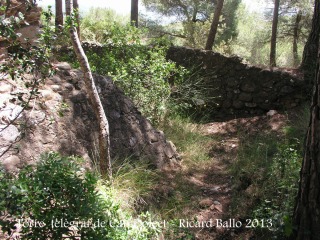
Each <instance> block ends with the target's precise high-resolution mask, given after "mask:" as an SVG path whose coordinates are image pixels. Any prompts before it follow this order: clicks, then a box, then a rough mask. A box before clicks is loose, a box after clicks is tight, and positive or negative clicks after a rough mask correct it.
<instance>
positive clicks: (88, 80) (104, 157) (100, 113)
mask: <svg viewBox="0 0 320 240" xmlns="http://www.w3.org/2000/svg"><path fill="white" fill-rule="evenodd" d="M72 7H73V6H72V0H66V12H67V15H68V16H70V14H71V13H72ZM69 32H70V37H71V41H72V45H73V49H74V51H75V53H76V55H77V58H78V61H79V62H80V66H81V69H82V71H83V74H84V81H85V84H86V88H87V91H88V95H89V100H90V102H91V104H92V108H93V110H94V112H95V115H96V117H97V120H98V123H99V158H100V161H99V162H100V171H101V174H102V175H103V176H104V175H106V174H108V176H109V177H110V178H111V176H112V170H111V158H110V139H109V123H108V119H107V117H106V114H105V112H104V109H103V106H102V104H101V101H100V97H99V94H98V91H97V88H96V86H95V83H94V79H93V76H92V73H91V69H90V66H89V63H88V59H87V57H86V55H85V53H84V51H83V48H82V46H81V43H80V40H79V37H78V34H77V30H76V28H75V27H73V24H71V26H70V29H69Z"/></svg>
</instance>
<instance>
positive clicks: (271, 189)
mask: <svg viewBox="0 0 320 240" xmlns="http://www.w3.org/2000/svg"><path fill="white" fill-rule="evenodd" d="M294 147H295V146H287V145H284V146H281V148H280V149H279V152H278V153H277V154H276V155H275V156H274V157H273V159H272V163H271V166H270V172H269V173H268V176H267V178H266V180H265V181H264V184H263V187H262V189H263V190H262V191H263V194H264V196H265V198H264V199H263V201H262V202H261V203H260V204H259V205H258V207H257V208H256V209H255V210H254V211H253V216H254V217H255V218H257V219H272V223H273V228H271V230H272V231H276V232H277V235H286V236H287V237H288V236H290V234H291V230H292V226H291V223H290V221H289V220H290V219H292V214H293V207H294V204H295V197H296V196H297V194H298V180H299V176H300V175H299V172H300V169H301V160H302V157H301V155H299V154H298V152H297V150H295V149H294ZM290 229H291V230H290Z"/></svg>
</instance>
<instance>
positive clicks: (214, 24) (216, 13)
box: [205, 0, 224, 50]
mask: <svg viewBox="0 0 320 240" xmlns="http://www.w3.org/2000/svg"><path fill="white" fill-rule="evenodd" d="M223 2H224V0H218V3H217V6H216V8H215V10H214V17H213V20H212V23H211V27H210V32H209V35H208V39H207V43H206V47H205V50H212V47H213V43H214V39H215V37H216V34H217V30H218V24H219V19H220V15H221V11H222V8H223Z"/></svg>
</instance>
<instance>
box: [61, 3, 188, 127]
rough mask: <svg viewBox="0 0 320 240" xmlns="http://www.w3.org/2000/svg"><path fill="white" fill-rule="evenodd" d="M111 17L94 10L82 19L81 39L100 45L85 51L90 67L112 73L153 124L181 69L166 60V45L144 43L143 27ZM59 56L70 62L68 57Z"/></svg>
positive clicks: (72, 59)
mask: <svg viewBox="0 0 320 240" xmlns="http://www.w3.org/2000/svg"><path fill="white" fill-rule="evenodd" d="M103 13H105V14H103ZM113 16H114V13H112V12H110V11H107V10H101V9H98V10H95V11H94V12H93V13H90V14H89V15H88V16H85V17H84V18H83V21H82V25H81V27H82V38H83V40H88V41H99V42H100V44H102V48H101V49H99V51H97V50H95V49H94V48H90V49H88V50H87V51H86V55H87V57H88V60H89V63H90V66H91V69H92V71H93V72H96V73H98V74H101V75H109V76H112V77H113V80H114V82H115V83H116V85H117V86H119V87H120V88H121V89H122V90H123V91H124V93H125V94H126V95H127V96H129V97H130V98H131V99H132V100H133V102H134V103H135V105H136V106H137V107H138V108H139V110H140V111H141V112H142V113H143V114H144V115H145V116H146V117H147V118H148V119H149V120H151V121H152V122H153V123H158V122H159V121H160V120H161V118H162V116H163V115H164V113H165V111H166V102H167V100H168V98H169V96H170V85H169V82H170V81H173V78H175V77H177V78H178V77H179V76H180V73H182V72H183V71H182V69H181V68H179V67H176V65H175V63H173V62H172V61H168V60H166V57H165V56H166V46H163V44H161V46H160V45H156V46H153V47H148V46H146V44H147V42H146V41H143V39H145V37H144V36H145V30H143V29H138V28H136V27H132V26H131V25H130V24H127V25H125V24H122V23H121V22H120V23H119V22H115V21H114V20H113V19H112V17H113ZM97 22H99V24H96V23H97ZM62 57H63V60H67V61H69V62H73V61H74V58H73V57H72V56H66V55H64V56H62Z"/></svg>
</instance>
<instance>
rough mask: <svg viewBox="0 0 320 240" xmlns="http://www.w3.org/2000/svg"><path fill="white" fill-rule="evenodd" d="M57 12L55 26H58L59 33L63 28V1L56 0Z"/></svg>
mask: <svg viewBox="0 0 320 240" xmlns="http://www.w3.org/2000/svg"><path fill="white" fill-rule="evenodd" d="M55 12H56V17H55V26H56V30H57V31H59V30H60V29H61V28H62V26H63V12H62V0H56V9H55Z"/></svg>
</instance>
